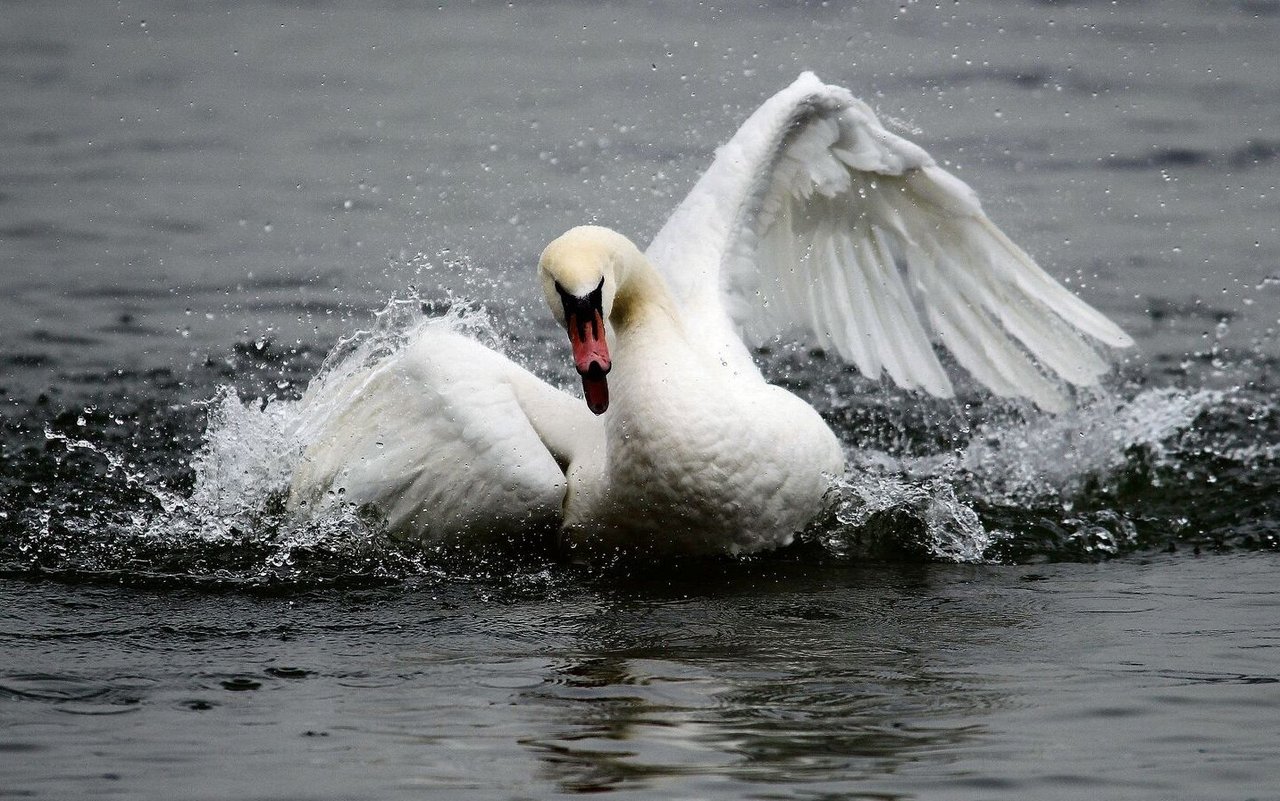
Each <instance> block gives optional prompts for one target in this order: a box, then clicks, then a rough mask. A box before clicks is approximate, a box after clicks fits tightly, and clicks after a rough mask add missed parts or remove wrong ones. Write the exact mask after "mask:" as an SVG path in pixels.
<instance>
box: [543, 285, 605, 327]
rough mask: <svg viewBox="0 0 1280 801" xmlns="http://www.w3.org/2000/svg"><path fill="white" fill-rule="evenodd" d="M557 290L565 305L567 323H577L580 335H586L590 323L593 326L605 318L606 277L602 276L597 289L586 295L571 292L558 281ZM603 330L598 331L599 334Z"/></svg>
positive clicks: (561, 301) (561, 302)
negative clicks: (580, 295) (581, 295)
mask: <svg viewBox="0 0 1280 801" xmlns="http://www.w3.org/2000/svg"><path fill="white" fill-rule="evenodd" d="M555 285H556V292H557V293H558V294H559V295H560V304H561V306H563V307H564V319H565V323H566V325H575V324H576V325H577V326H578V334H579V336H585V335H586V329H587V326H588V325H591V326H592V327H593V328H594V327H595V326H596V321H597V320H603V318H604V278H603V277H601V279H600V283H599V284H598V285H597V286H596V288H595V289H593V290H591V291H590V292H588V293H587V295H586V297H579V296H577V295H572V294H570V293H569V292H568V291H567V290H566V289H565V288H564V287H562V286H560V282H559V281H556V282H555ZM601 333H603V332H596V334H597V335H599V334H601Z"/></svg>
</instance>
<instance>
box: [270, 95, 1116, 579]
mask: <svg viewBox="0 0 1280 801" xmlns="http://www.w3.org/2000/svg"><path fill="white" fill-rule="evenodd" d="M537 275H538V281H539V284H540V287H541V290H542V294H543V296H544V298H545V300H546V303H547V305H548V307H549V308H550V311H551V313H552V314H553V315H554V316H555V318H556V320H557V321H558V322H559V323H560V325H561V326H562V327H563V328H564V330H565V331H566V333H567V334H568V338H569V340H570V343H569V344H570V351H571V353H572V358H573V361H574V364H575V367H576V369H577V372H578V373H579V375H580V377H581V382H582V390H583V397H582V398H577V397H574V396H573V395H570V394H569V393H566V392H564V391H561V390H559V389H557V388H555V387H552V386H551V385H549V384H547V383H545V382H544V381H542V380H541V379H539V378H537V377H536V376H534V375H533V374H532V373H530V372H529V371H528V370H526V369H524V368H523V367H521V366H519V365H517V364H515V363H514V362H512V361H511V360H510V359H508V358H507V357H505V356H503V355H501V354H499V353H497V352H496V351H494V350H492V349H490V348H488V347H485V346H484V345H482V344H481V343H480V342H478V341H476V340H475V339H473V338H471V337H469V336H467V335H464V334H463V333H460V332H459V331H457V330H456V329H455V328H453V327H450V326H447V325H430V324H428V325H425V326H423V327H422V328H421V329H420V330H419V331H418V332H417V333H416V334H415V335H414V337H413V338H412V339H411V340H410V341H409V342H407V343H406V344H405V345H404V346H403V347H402V348H400V349H399V350H397V351H396V352H395V353H392V354H390V355H388V356H386V357H385V358H382V359H381V360H379V361H377V362H376V363H374V364H372V365H367V366H364V367H361V368H360V369H357V370H353V371H350V372H349V374H347V375H344V376H339V377H333V376H331V377H330V380H327V381H324V382H316V383H317V386H313V387H311V388H309V389H308V392H307V394H306V395H305V396H304V398H303V401H302V403H303V404H304V405H307V407H308V408H309V409H311V410H312V413H311V414H310V416H309V417H308V424H307V425H306V426H305V427H304V428H305V430H303V431H301V432H300V436H301V438H302V441H303V442H305V443H306V446H305V450H304V452H303V453H302V456H301V459H300V460H299V462H298V465H297V467H296V469H295V470H294V473H293V477H292V483H291V489H290V503H291V505H292V506H293V507H294V508H297V509H302V508H303V507H306V508H309V509H312V510H315V509H321V508H324V507H325V504H326V499H327V498H334V497H341V498H342V500H343V502H344V503H355V504H358V505H361V506H366V505H367V506H371V507H372V508H373V509H375V510H376V512H377V513H378V514H379V515H380V516H381V517H382V518H383V519H384V520H385V521H386V524H387V526H388V528H389V530H390V531H391V532H392V533H393V534H395V535H397V536H400V537H408V538H413V539H418V540H423V541H437V540H441V539H446V538H451V537H463V538H466V537H482V536H486V535H495V534H496V535H501V534H503V533H504V532H506V533H511V532H517V531H521V530H525V529H527V528H528V527H542V526H552V527H558V529H559V531H560V537H561V542H562V543H564V545H565V546H566V547H568V548H570V549H579V548H580V549H583V551H584V552H585V551H603V552H614V551H627V550H641V551H645V552H650V553H654V554H662V553H675V554H716V553H721V554H723V553H728V554H743V553H749V552H753V551H759V550H762V549H768V548H775V547H779V546H783V545H786V544H788V543H790V542H791V541H792V539H793V537H794V536H795V535H796V534H797V533H798V532H800V531H801V530H802V529H804V527H805V526H806V524H808V523H810V522H811V521H812V520H813V519H814V518H815V516H817V515H818V514H819V513H820V512H821V511H822V510H823V508H824V498H825V497H826V496H827V493H828V491H829V490H830V488H831V486H832V482H833V480H834V479H835V478H838V477H839V476H841V475H842V474H843V472H844V469H845V461H844V454H843V450H842V448H841V445H840V442H839V440H838V439H837V437H836V435H835V434H834V433H833V432H832V430H831V428H830V427H829V426H828V425H827V424H826V423H825V422H824V421H823V419H822V418H821V416H820V415H819V414H818V413H817V412H816V411H815V410H814V409H813V408H812V407H810V406H809V405H808V404H807V403H805V402H804V401H803V400H801V399H800V398H798V397H797V396H795V395H793V394H791V393H790V392H788V391H786V390H784V389H782V388H780V387H777V386H773V385H771V384H769V383H767V382H766V381H765V379H764V378H763V376H762V375H761V373H760V370H759V369H758V368H757V366H756V364H755V362H754V360H753V359H752V355H751V351H750V349H749V347H750V346H751V345H757V344H761V343H764V342H766V341H769V340H771V339H775V338H776V337H778V336H780V335H793V334H796V335H800V336H807V337H810V338H811V339H812V340H813V341H816V343H817V344H819V345H820V346H822V347H824V348H826V349H828V350H830V351H834V352H835V353H838V354H839V355H840V356H841V357H842V358H843V359H845V360H846V361H848V362H851V363H852V364H854V365H856V366H857V368H858V369H859V370H860V371H861V372H862V374H863V375H866V376H867V377H869V378H872V379H879V378H881V377H882V376H884V375H887V376H888V377H889V378H890V379H891V380H893V381H894V382H895V383H896V384H897V385H899V386H900V387H903V388H906V389H909V390H919V391H923V392H926V393H928V394H930V395H934V396H937V397H943V398H946V397H952V396H953V395H954V389H953V386H952V383H951V380H950V378H949V377H948V375H947V373H946V371H945V370H944V369H943V367H942V364H941V362H940V360H939V358H938V355H937V353H936V351H935V345H938V346H940V347H942V348H945V349H946V350H948V351H950V353H951V354H952V356H953V357H954V359H955V361H956V362H957V363H958V364H959V365H960V366H961V367H963V368H964V369H965V370H967V371H968V372H969V373H970V374H971V375H973V376H974V377H975V378H976V379H977V380H978V381H979V382H981V383H982V384H983V385H985V386H986V387H987V388H988V389H989V390H990V391H991V392H993V393H995V394H996V395H1000V396H1005V397H1023V398H1027V399H1030V400H1031V401H1032V402H1033V403H1035V404H1036V405H1037V406H1039V407H1040V408H1042V409H1044V410H1047V411H1058V410H1061V409H1063V408H1064V407H1065V406H1066V404H1067V395H1066V394H1065V393H1064V391H1063V387H1062V384H1063V382H1065V383H1066V384H1072V385H1076V386H1089V385H1093V384H1096V383H1097V382H1098V380H1099V378H1100V377H1101V376H1102V375H1103V374H1104V373H1106V372H1107V370H1108V369H1109V365H1108V363H1107V361H1106V360H1105V359H1104V358H1103V357H1102V356H1101V355H1100V353H1099V350H1098V349H1097V347H1096V345H1097V344H1100V345H1104V346H1109V347H1114V348H1122V347H1126V346H1129V345H1131V344H1132V340H1131V339H1130V338H1129V337H1128V336H1127V335H1126V334H1125V333H1124V331H1122V330H1121V329H1120V328H1119V327H1118V326H1116V325H1115V324H1114V323H1113V322H1111V321H1110V320H1108V319H1107V318H1106V317H1105V316H1104V315H1102V314H1101V313H1100V312H1098V311H1096V310H1095V309H1093V308H1092V307H1090V306H1088V305H1087V304H1086V303H1084V302H1083V301H1082V300H1080V299H1079V298H1077V297H1076V296H1075V295H1073V294H1072V293H1070V292H1069V291H1067V290H1066V289H1064V288H1063V287H1062V286H1061V285H1060V284H1058V283H1057V282H1056V281H1055V280H1054V279H1053V278H1051V277H1050V276H1049V275H1048V274H1046V273H1045V272H1044V271H1043V270H1041V269H1040V268H1039V267H1038V266H1037V265H1036V264H1035V263H1034V262H1033V261H1032V259H1031V258H1030V257H1029V256H1028V255H1027V254H1026V253H1025V252H1024V251H1023V250H1021V249H1020V248H1019V247H1018V246H1017V245H1015V244H1014V243H1013V242H1012V241H1011V240H1010V239H1009V238H1008V237H1006V236H1005V235H1004V234H1003V233H1002V232H1001V231H1000V230H999V229H998V228H996V226H995V225H994V224H993V223H992V222H991V221H990V220H989V219H988V218H987V216H986V215H985V214H984V213H983V211H982V209H981V207H980V205H979V202H978V199H977V197H976V195H975V194H974V192H973V191H972V190H971V189H970V188H969V187H968V186H967V185H966V184H964V183H963V182H962V181H960V180H959V179H958V178H956V177H955V176H954V175H952V174H951V173H949V172H947V171H946V170H944V169H943V168H942V167H940V166H938V165H937V164H936V163H935V162H934V160H933V159H932V158H931V157H930V156H929V155H928V154H927V153H926V152H925V151H924V150H923V149H921V148H920V147H918V146H916V145H915V144H913V143H911V142H909V141H907V140H906V139H904V138H902V137H900V136H898V135H896V134H895V133H892V132H891V131H889V130H887V129H886V128H885V127H884V126H883V125H882V124H881V123H880V121H879V120H878V119H877V117H876V115H875V113H874V112H873V111H872V110H871V108H870V107H869V106H868V105H866V104H865V103H863V102H861V101H860V100H858V99H856V98H855V97H854V96H853V95H852V94H851V93H850V92H849V91H848V90H846V89H843V88H841V87H838V86H832V85H827V84H824V83H822V82H821V81H820V80H819V79H818V78H817V77H816V76H815V75H814V74H812V73H809V72H806V73H804V74H802V75H801V76H800V77H799V78H798V79H797V80H796V81H795V82H794V83H792V84H791V85H790V86H789V87H787V88H786V89H784V90H782V91H781V92H779V93H778V94H776V95H774V96H773V97H772V98H770V99H769V100H768V101H766V102H765V103H764V104H763V105H762V106H761V107H760V108H759V109H758V110H757V111H756V112H755V113H754V114H752V115H751V116H750V118H749V119H748V120H747V121H746V122H745V123H744V124H743V125H742V127H741V128H740V129H739V130H738V132H737V133H736V134H735V135H734V136H733V138H732V139H731V140H730V141H729V142H728V144H726V145H725V146H724V147H722V148H721V149H720V150H719V151H718V152H717V154H716V157H715V159H714V161H713V163H712V164H711V166H710V168H709V169H708V170H707V171H706V172H705V174H703V175H702V177H701V178H700V179H699V180H698V181H697V183H696V185H695V186H694V187H693V189H692V191H690V193H689V194H688V196H687V197H686V198H685V199H684V200H683V201H682V202H681V203H680V205H679V206H678V207H677V208H676V210H675V212H674V213H673V214H672V216H671V217H670V219H669V220H668V221H667V222H666V224H665V225H664V226H663V227H662V229H661V230H660V231H659V233H658V234H657V235H656V236H655V237H654V239H653V241H652V242H651V243H650V244H649V246H648V248H647V249H646V250H645V251H643V252H642V251H641V250H640V249H639V248H638V247H637V246H636V245H635V244H634V243H633V242H632V241H631V240H629V239H628V238H627V237H625V236H623V235H622V234H620V233H617V232H615V231H613V230H610V229H608V228H604V227H599V226H590V225H589V226H580V227H576V228H573V229H571V230H569V231H568V232H567V233H565V234H563V235H562V236H560V237H559V238H557V239H555V240H554V241H553V242H551V243H550V244H549V245H548V246H547V247H546V249H545V250H544V251H543V253H542V255H541V257H540V259H539V261H538V266H537ZM584 401H585V402H584Z"/></svg>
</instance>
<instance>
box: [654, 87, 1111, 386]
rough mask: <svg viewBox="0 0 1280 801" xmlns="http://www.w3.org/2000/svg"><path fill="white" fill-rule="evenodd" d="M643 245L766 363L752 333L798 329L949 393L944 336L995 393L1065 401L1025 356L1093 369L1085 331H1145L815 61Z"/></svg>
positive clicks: (676, 286)
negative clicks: (1062, 277) (1101, 302)
mask: <svg viewBox="0 0 1280 801" xmlns="http://www.w3.org/2000/svg"><path fill="white" fill-rule="evenodd" d="M647 255H648V256H649V258H650V260H651V261H652V262H653V263H654V264H655V265H657V266H658V268H659V269H660V270H662V271H663V273H664V275H665V276H666V278H667V280H668V282H669V283H670V284H671V286H672V289H673V292H674V294H675V295H676V296H677V298H678V299H679V301H680V302H681V303H682V305H683V312H684V314H685V318H686V320H687V321H688V324H689V325H690V326H691V327H693V328H694V329H695V330H696V332H697V334H698V335H699V336H700V337H701V338H702V339H703V341H707V342H710V343H711V344H712V347H713V349H714V350H715V351H716V353H717V355H718V356H719V357H720V358H721V359H722V360H723V361H725V362H726V363H728V364H731V365H733V366H735V367H736V368H738V369H739V370H750V369H754V368H753V367H752V366H751V363H750V357H749V354H748V353H747V351H746V349H745V348H744V347H743V343H742V339H743V338H745V339H746V340H747V341H748V342H751V343H753V344H763V343H765V342H768V341H770V340H771V339H773V338H775V337H777V336H778V335H781V334H786V333H789V332H793V331H799V332H800V333H807V334H808V335H809V336H811V337H813V338H814V339H816V340H817V342H818V343H819V344H821V345H823V346H824V347H827V348H829V349H831V350H834V351H836V352H838V353H839V354H840V355H841V356H842V357H843V358H844V359H846V360H847V361H850V362H852V363H854V364H856V365H857V366H858V368H859V370H861V372H862V373H863V374H864V375H866V376H868V377H870V378H879V377H880V376H881V374H882V373H887V374H888V375H889V376H890V377H891V378H892V379H893V380H894V381H895V382H896V383H897V384H899V385H900V386H903V387H906V388H912V389H916V388H918V389H923V390H925V391H927V392H929V393H931V394H933V395H937V396H941V397H950V396H952V395H953V394H954V391H953V389H952V385H951V381H950V379H949V378H948V377H947V374H946V372H945V371H944V370H943V368H942V365H941V363H940V362H939V360H938V357H937V355H936V354H935V352H934V347H933V345H934V343H937V344H939V345H941V346H943V347H945V348H946V349H947V350H949V351H950V352H951V353H952V355H954V357H955V358H956V360H957V361H958V362H959V363H960V365H961V366H963V367H964V368H965V369H967V370H968V371H969V372H970V373H971V374H972V375H973V376H974V377H975V378H977V379H978V380H979V381H981V382H982V383H983V384H985V385H986V386H987V387H988V388H989V389H991V390H992V391H993V392H995V393H997V394H999V395H1005V396H1022V397H1027V398H1030V399H1032V400H1033V401H1034V402H1035V403H1036V404H1037V405H1039V406H1041V407H1043V408H1046V409H1060V408H1062V407H1063V406H1064V405H1065V399H1064V398H1063V395H1062V393H1061V392H1060V390H1059V389H1058V387H1057V386H1056V385H1055V383H1054V382H1053V381H1051V380H1050V379H1049V378H1048V377H1046V375H1045V374H1044V373H1043V372H1042V371H1041V370H1040V369H1038V368H1037V366H1036V364H1035V363H1034V362H1033V361H1032V359H1031V358H1029V356H1030V357H1034V359H1035V361H1036V362H1039V365H1040V366H1042V367H1044V368H1047V370H1048V371H1049V372H1051V373H1053V374H1056V375H1057V376H1059V377H1060V378H1062V379H1065V380H1066V381H1068V382H1070V383H1072V384H1076V385H1091V384H1095V383H1097V381H1098V378H1099V377H1100V376H1101V375H1102V374H1103V373H1105V372H1106V371H1107V369H1108V365H1107V363H1106V361H1105V360H1103V359H1102V358H1101V357H1100V356H1099V354H1098V353H1097V352H1096V351H1095V349H1094V348H1093V347H1092V346H1091V345H1090V343H1089V341H1088V339H1089V338H1092V339H1094V340H1097V341H1099V342H1101V343H1103V344H1106V345H1109V346H1113V347H1125V346H1127V345H1131V344H1132V340H1131V339H1130V338H1129V337H1128V336H1127V335H1126V334H1125V333H1124V332H1123V331H1121V330H1120V329H1119V328H1118V327H1117V326H1116V325H1115V324H1114V323H1112V322H1111V321H1110V320H1108V319H1107V318H1106V317H1105V316H1103V315H1102V314H1101V313H1099V312H1098V311H1096V310H1095V309H1093V308H1091V307H1090V306H1089V305H1088V304H1086V303H1085V302H1084V301H1082V300H1080V299H1079V298H1077V297H1076V296H1075V295H1073V294H1072V293H1071V292H1069V291H1067V290H1066V289H1064V288H1063V287H1062V286H1061V285H1060V284H1059V283H1058V282H1057V281H1055V280H1054V279H1053V278H1051V277H1050V276H1049V275H1048V274H1047V273H1045V272H1044V271H1043V270H1041V269H1040V268H1039V267H1038V266H1036V264H1035V262H1033V261H1032V260H1031V258H1030V257H1029V256H1028V255H1027V254H1026V253H1025V252H1024V251H1023V250H1022V249H1021V248H1019V247H1018V246H1017V245H1015V244H1014V243H1013V242H1012V241H1010V240H1009V238H1008V237H1007V236H1005V235H1004V233H1002V232H1001V231H1000V230H999V229H998V228H996V226H995V224H994V223H992V222H991V220H990V219H989V218H988V217H987V216H986V214H984V213H983V211H982V208H981V206H980V205H979V203H978V199H977V196H976V195H975V194H974V192H973V190H971V189H970V188H969V187H968V186H967V185H965V184H964V182H962V181H961V180H960V179H958V178H956V177H955V176H954V175H952V174H951V173H949V172H947V171H946V170H944V169H943V168H942V167H940V166H938V165H937V163H935V162H934V160H933V159H932V158H931V157H930V156H929V154H928V153H926V152H925V151H924V150H923V149H921V148H920V147H918V146H917V145H915V144H913V143H911V142H909V141H907V140H906V139H903V138H902V137H900V136H897V135H896V134H894V133H892V132H890V131H888V130H886V129H885V128H884V127H883V126H882V125H881V124H880V121H879V120H878V119H877V118H876V116H875V114H874V112H872V110H871V109H870V108H869V107H868V106H867V105H866V104H865V103H862V102H861V101H859V100H857V99H856V98H854V97H853V96H852V95H851V94H850V93H849V92H848V91H847V90H845V89H842V88H840V87H836V86H828V85H825V84H823V83H822V82H821V81H819V80H818V78H817V77H816V76H814V75H813V74H812V73H805V74H804V75H802V76H800V78H799V79H798V80H797V81H795V83H793V84H792V85H791V86H790V87H788V88H787V89H784V90H783V91H781V92H779V93H778V94H777V95H775V96H774V97H772V98H770V99H769V100H768V101H766V102H765V104H764V105H763V106H761V108H760V109H759V110H758V111H756V112H755V113H754V114H753V115H752V116H751V117H750V119H748V120H747V121H746V122H745V123H744V124H743V125H742V127H741V128H740V129H739V130H738V132H737V133H736V134H735V135H734V137H733V139H732V140H730V142H729V143H728V144H727V145H725V146H724V147H723V148H721V149H720V151H719V152H718V153H717V155H716V159H715V162H714V163H713V164H712V165H711V168H710V169H708V170H707V172H706V174H704V175H703V176H702V178H701V179H700V180H699V182H698V184H697V185H696V186H695V187H694V189H693V190H692V191H691V192H690V193H689V196H688V197H686V198H685V200H684V201H683V202H682V203H681V204H680V207H679V208H678V209H677V210H676V212H675V213H674V214H673V215H672V217H671V219H670V220H669V221H668V223H667V225H666V226H665V227H664V228H663V229H662V230H661V231H660V232H659V233H658V235H657V236H656V237H655V238H654V241H653V243H652V244H651V245H650V247H649V250H648V252H647Z"/></svg>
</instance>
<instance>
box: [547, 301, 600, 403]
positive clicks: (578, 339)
mask: <svg viewBox="0 0 1280 801" xmlns="http://www.w3.org/2000/svg"><path fill="white" fill-rule="evenodd" d="M556 289H557V290H558V291H559V292H560V301H561V303H563V304H564V321H565V327H566V328H567V329H568V331H569V343H570V344H571V345H572V346H573V365H574V367H576V368H577V370H578V375H579V376H581V377H582V394H583V395H584V396H585V397H586V399H587V408H588V409H590V410H591V411H592V412H594V413H595V414H604V412H605V410H606V409H608V408H609V382H608V381H607V380H606V379H605V376H606V375H608V374H609V368H610V367H612V366H613V365H612V362H610V360H609V344H608V342H606V341H605V335H604V310H603V309H602V307H601V303H602V294H603V289H604V279H603V278H602V279H600V286H598V287H596V288H595V290H594V291H592V292H591V293H589V294H588V295H587V296H586V297H585V298H583V297H577V296H576V295H570V294H569V293H568V292H565V291H564V290H563V289H560V286H559V285H557V286H556Z"/></svg>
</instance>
